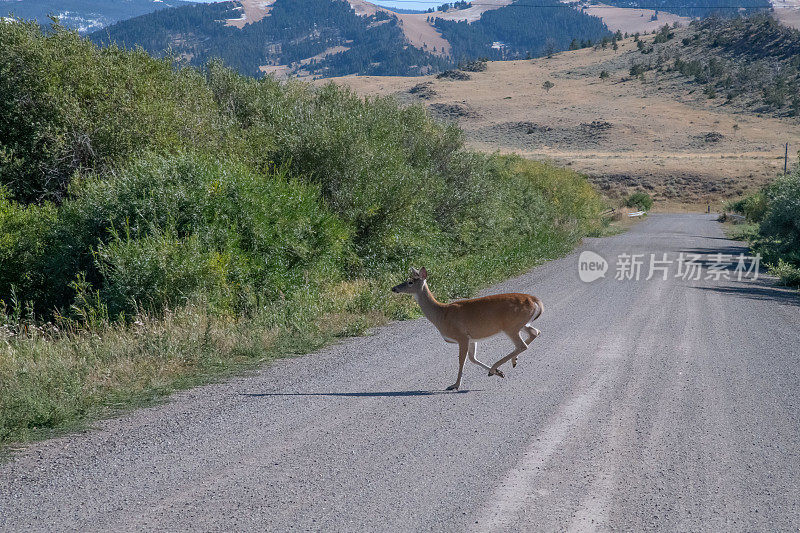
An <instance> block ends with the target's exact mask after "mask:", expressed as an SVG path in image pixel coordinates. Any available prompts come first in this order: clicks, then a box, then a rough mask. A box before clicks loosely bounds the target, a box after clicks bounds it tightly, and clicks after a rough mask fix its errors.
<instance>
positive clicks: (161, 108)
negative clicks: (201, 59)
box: [0, 22, 220, 202]
mask: <svg viewBox="0 0 800 533" xmlns="http://www.w3.org/2000/svg"><path fill="white" fill-rule="evenodd" d="M0 50H2V51H3V53H2V54H0V117H3V127H2V128H0V184H2V185H5V186H6V187H7V188H8V189H9V191H10V193H11V195H12V197H13V198H14V199H16V200H18V201H22V202H31V201H38V200H42V199H57V200H58V199H60V198H62V197H63V195H64V193H65V191H66V188H67V187H68V184H69V181H70V179H71V178H72V177H73V175H74V174H75V173H76V172H81V171H84V170H87V169H88V170H102V171H105V170H108V169H110V168H111V167H112V166H113V165H115V164H117V163H120V162H122V161H124V160H125V159H126V158H128V157H130V156H131V155H134V154H135V153H137V152H138V151H140V150H142V149H145V148H149V149H157V150H159V151H163V152H170V151H173V150H176V149H178V148H188V147H193V146H196V145H198V144H202V145H209V146H213V145H214V143H215V142H216V140H217V139H218V138H219V137H220V128H219V124H218V122H217V121H218V115H217V111H216V104H215V102H214V100H213V97H212V95H211V93H210V92H209V91H208V90H207V89H206V88H205V84H204V80H203V77H202V76H201V75H200V74H199V73H198V72H196V71H194V70H191V69H183V70H180V71H177V72H176V71H175V70H174V69H173V68H172V66H171V64H170V63H169V61H167V60H157V59H154V58H152V57H150V56H148V55H147V54H146V53H145V52H143V51H141V50H140V51H133V52H129V51H123V50H121V49H119V48H116V47H114V46H111V47H108V48H103V49H99V48H97V47H95V46H94V45H92V44H91V43H90V42H89V41H87V40H85V39H83V38H81V37H80V36H78V34H77V33H74V32H69V31H66V30H64V29H62V28H59V27H56V28H55V30H54V31H52V32H49V33H48V34H47V35H42V32H41V29H40V28H39V26H38V25H36V24H35V23H32V22H31V23H27V22H26V23H22V22H19V23H13V24H3V25H2V27H0Z"/></svg>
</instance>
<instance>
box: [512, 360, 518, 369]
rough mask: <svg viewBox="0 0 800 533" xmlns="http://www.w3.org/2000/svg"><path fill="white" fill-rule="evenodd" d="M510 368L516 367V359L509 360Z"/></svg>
mask: <svg viewBox="0 0 800 533" xmlns="http://www.w3.org/2000/svg"><path fill="white" fill-rule="evenodd" d="M511 368H517V360H516V359H512V360H511Z"/></svg>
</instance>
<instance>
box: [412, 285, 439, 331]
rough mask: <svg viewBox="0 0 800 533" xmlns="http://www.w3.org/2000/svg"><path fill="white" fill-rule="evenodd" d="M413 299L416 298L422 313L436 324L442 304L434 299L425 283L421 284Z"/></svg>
mask: <svg viewBox="0 0 800 533" xmlns="http://www.w3.org/2000/svg"><path fill="white" fill-rule="evenodd" d="M414 299H415V300H417V303H418V304H419V308H420V309H421V310H422V314H423V315H425V318H427V319H428V320H430V321H431V322H433V323H434V324H438V323H439V319H440V318H441V316H442V312H443V310H444V305H442V304H440V303H439V302H437V301H436V298H434V297H433V293H431V290H430V289H429V288H428V284H427V283H425V284H424V285H423V286H422V290H421V291H420V292H418V293H415V294H414Z"/></svg>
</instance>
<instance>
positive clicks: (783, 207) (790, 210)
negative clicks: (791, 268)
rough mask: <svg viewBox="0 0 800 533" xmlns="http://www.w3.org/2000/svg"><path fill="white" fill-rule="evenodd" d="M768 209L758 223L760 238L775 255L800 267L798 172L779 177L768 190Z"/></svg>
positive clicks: (799, 180) (799, 191) (799, 190)
mask: <svg viewBox="0 0 800 533" xmlns="http://www.w3.org/2000/svg"><path fill="white" fill-rule="evenodd" d="M765 194H766V196H767V198H768V202H769V209H768V210H767V212H766V214H765V216H764V219H763V221H762V222H761V229H760V232H761V235H762V236H764V237H765V238H768V239H770V240H771V241H772V242H773V246H774V247H775V248H776V250H777V252H778V253H780V254H781V255H784V256H786V257H787V258H788V259H789V261H791V262H792V263H794V264H800V172H795V173H793V174H790V175H788V176H785V177H782V178H779V179H778V180H777V181H776V182H775V183H774V184H773V185H771V186H770V187H768V188H767V190H766V191H765Z"/></svg>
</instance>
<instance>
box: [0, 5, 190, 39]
mask: <svg viewBox="0 0 800 533" xmlns="http://www.w3.org/2000/svg"><path fill="white" fill-rule="evenodd" d="M191 3H192V2H190V1H187V0H0V17H9V16H11V15H12V14H13V15H14V16H16V17H19V18H23V19H29V20H36V21H37V22H38V23H39V24H49V23H50V20H49V19H48V17H49V16H50V15H55V16H56V17H58V19H59V22H60V23H61V24H62V25H64V26H66V27H68V28H73V29H76V30H78V31H79V32H81V33H86V32H90V31H95V30H97V29H100V28H102V27H104V26H107V25H109V24H113V23H115V22H118V21H120V20H125V19H129V18H131V17H137V16H139V15H144V14H145V13H151V12H153V11H156V10H158V9H165V8H170V7H178V6H184V5H188V4H191Z"/></svg>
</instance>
